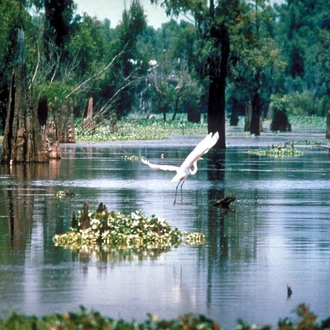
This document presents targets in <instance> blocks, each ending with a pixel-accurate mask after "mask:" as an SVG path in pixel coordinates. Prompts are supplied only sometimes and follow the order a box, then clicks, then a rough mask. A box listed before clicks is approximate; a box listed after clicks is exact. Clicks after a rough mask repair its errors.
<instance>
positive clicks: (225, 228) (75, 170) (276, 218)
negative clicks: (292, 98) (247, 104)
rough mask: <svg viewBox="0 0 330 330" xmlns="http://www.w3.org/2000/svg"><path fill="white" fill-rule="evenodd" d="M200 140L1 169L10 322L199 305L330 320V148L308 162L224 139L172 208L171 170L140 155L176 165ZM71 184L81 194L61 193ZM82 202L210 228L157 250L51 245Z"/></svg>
mask: <svg viewBox="0 0 330 330" xmlns="http://www.w3.org/2000/svg"><path fill="white" fill-rule="evenodd" d="M199 140H200V137H187V136H185V137H182V138H180V139H179V140H176V141H173V140H172V141H157V142H155V141H154V142H150V141H149V142H146V141H138V142H135V143H129V142H127V143H124V142H123V143H105V144H77V145H63V146H62V159H61V160H60V161H52V162H51V163H50V164H42V165H25V166H23V165H15V166H13V167H12V168H9V167H8V166H0V178H1V180H0V185H1V194H0V313H1V316H2V317H5V316H6V315H8V313H10V312H11V311H19V312H22V313H24V314H27V315H32V314H33V315H37V316H42V315H45V314H50V313H55V312H60V313H62V312H67V311H73V312H74V311H78V310H79V306H81V305H82V306H84V307H86V308H89V309H93V310H97V311H99V312H101V313H102V314H103V315H105V316H109V317H112V318H123V319H125V320H126V321H131V320H137V321H141V322H142V321H144V320H146V319H147V313H153V314H156V315H158V317H159V318H162V319H163V318H166V319H172V318H177V317H178V316H179V315H181V314H185V313H191V312H192V313H197V314H204V315H206V316H208V317H210V318H212V319H214V320H215V321H217V322H218V323H219V324H220V325H221V326H222V327H223V328H224V329H232V328H234V326H235V325H236V324H237V319H238V318H242V319H243V320H244V321H246V322H248V323H258V324H263V323H267V324H272V325H276V323H277V321H278V320H279V319H280V318H284V317H286V316H289V317H291V318H294V313H293V312H292V311H293V310H294V309H295V308H296V307H297V306H298V305H299V304H301V303H305V304H307V305H308V306H309V307H310V308H311V310H312V311H313V312H314V313H315V314H317V315H318V316H319V320H323V319H325V318H327V317H329V316H330V312H329V311H330V215H329V211H330V194H329V193H330V181H329V178H330V156H329V154H328V153H327V151H326V150H325V149H322V148H311V147H309V148H308V147H307V148H304V149H302V150H303V155H301V156H299V157H294V158H289V157H285V158H271V157H266V156H254V155H251V153H249V152H248V150H249V149H250V148H248V147H247V145H251V143H253V142H255V141H252V142H251V141H246V144H245V146H244V147H242V145H244V143H239V144H237V145H236V144H235V143H231V144H228V148H227V150H226V151H225V152H221V153H215V152H214V151H213V150H211V151H210V152H209V153H208V154H207V155H206V157H205V159H204V161H200V162H199V164H198V165H199V170H198V172H197V174H196V175H195V176H194V177H189V178H188V180H187V181H186V183H185V184H184V185H183V202H182V203H181V202H179V203H177V204H176V205H173V200H174V194H175V183H171V182H170V180H171V178H172V177H173V175H174V174H173V173H171V172H163V171H154V170H151V169H150V168H149V167H148V166H145V165H144V164H142V163H141V162H140V161H139V160H137V158H138V157H141V156H144V157H147V158H148V159H149V160H150V161H153V162H158V163H161V162H163V163H166V164H175V165H179V164H180V163H181V161H183V159H184V158H185V157H186V156H187V154H188V153H189V152H190V151H191V149H192V148H193V146H194V145H195V144H196V143H198V141H199ZM260 140H261V138H260ZM263 141H265V140H263ZM161 154H163V156H164V159H161ZM131 156H134V157H131ZM130 158H131V159H130ZM215 160H216V162H215ZM68 188H69V189H72V190H73V191H74V192H75V196H74V197H72V198H57V197H56V196H55V194H56V192H57V191H62V190H65V189H68ZM223 195H226V196H227V195H236V197H237V199H236V201H235V202H234V203H233V204H232V205H231V207H232V209H234V210H235V211H234V212H231V211H229V212H227V213H223V212H221V211H220V210H219V209H217V208H215V207H213V206H211V205H212V202H213V201H214V200H216V199H217V198H220V197H222V196H223ZM84 201H87V202H88V204H89V207H90V210H91V211H95V209H96V208H97V206H98V204H99V202H103V203H104V204H105V205H106V206H107V207H108V209H109V210H115V211H116V212H121V213H124V214H128V213H130V212H133V211H135V210H141V211H142V212H143V213H144V214H145V215H147V216H148V217H150V216H151V215H152V214H155V215H156V216H157V217H159V218H165V219H166V220H167V222H168V223H169V224H170V225H172V226H175V227H178V228H179V229H180V230H183V231H197V232H203V233H205V234H206V243H205V244H204V245H199V246H188V245H180V246H179V247H177V248H172V249H171V250H160V249H153V250H148V251H139V250H135V249H131V250H120V251H118V250H111V251H108V252H104V251H103V252H98V251H95V250H94V251H85V250H84V251H79V252H77V251H72V250H69V249H63V248H61V247H55V246H54V244H53V242H52V237H53V236H54V235H55V234H60V233H64V232H66V231H67V230H68V229H69V227H70V225H71V216H72V211H76V212H77V211H79V210H82V206H83V203H84ZM287 285H290V286H291V287H292V290H293V294H292V296H291V297H290V298H288V297H287Z"/></svg>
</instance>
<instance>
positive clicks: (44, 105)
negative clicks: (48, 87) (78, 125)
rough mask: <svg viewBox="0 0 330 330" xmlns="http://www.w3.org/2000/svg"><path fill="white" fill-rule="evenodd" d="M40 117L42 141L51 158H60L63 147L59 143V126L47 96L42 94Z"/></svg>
mask: <svg viewBox="0 0 330 330" xmlns="http://www.w3.org/2000/svg"><path fill="white" fill-rule="evenodd" d="M38 118H39V123H40V125H41V131H42V141H43V143H44V148H45V150H47V152H48V154H49V158H52V159H60V158H61V149H60V143H59V134H58V128H57V125H56V123H55V120H54V115H53V112H52V111H51V109H49V108H48V100H47V96H45V95H42V96H40V98H39V103H38Z"/></svg>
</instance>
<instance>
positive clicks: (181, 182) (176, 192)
mask: <svg viewBox="0 0 330 330" xmlns="http://www.w3.org/2000/svg"><path fill="white" fill-rule="evenodd" d="M183 183H184V180H182V181H179V183H178V184H177V185H176V188H175V198H174V203H173V204H174V205H175V204H176V196H177V194H178V188H179V186H180V184H181V202H182V201H183V193H182V186H183Z"/></svg>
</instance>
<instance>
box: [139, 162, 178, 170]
mask: <svg viewBox="0 0 330 330" xmlns="http://www.w3.org/2000/svg"><path fill="white" fill-rule="evenodd" d="M141 161H142V163H143V164H146V165H148V166H149V167H151V168H153V169H155V170H163V171H177V170H178V169H179V167H178V166H173V165H158V164H153V163H150V162H149V161H148V160H146V159H141Z"/></svg>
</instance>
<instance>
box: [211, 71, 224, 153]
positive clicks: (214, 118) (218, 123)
mask: <svg viewBox="0 0 330 330" xmlns="http://www.w3.org/2000/svg"><path fill="white" fill-rule="evenodd" d="M222 87H223V86H221V85H220V78H219V77H214V78H213V79H211V81H210V87H209V108H208V116H207V120H208V131H209V132H212V133H215V132H219V140H218V143H217V144H216V147H217V148H218V149H225V148H226V135H225V134H226V132H225V131H226V128H225V89H224V88H222Z"/></svg>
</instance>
